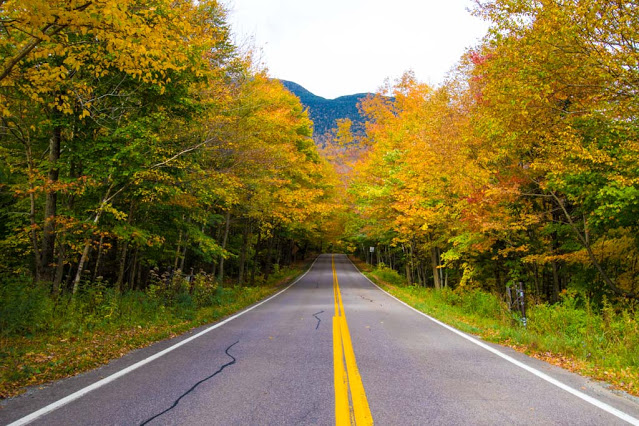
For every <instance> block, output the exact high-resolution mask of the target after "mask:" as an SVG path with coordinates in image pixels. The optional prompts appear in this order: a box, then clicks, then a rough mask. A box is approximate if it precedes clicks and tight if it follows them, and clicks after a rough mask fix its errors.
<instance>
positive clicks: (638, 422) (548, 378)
mask: <svg viewBox="0 0 639 426" xmlns="http://www.w3.org/2000/svg"><path fill="white" fill-rule="evenodd" d="M347 258H348V257H347ZM348 260H349V261H350V262H351V264H352V265H353V267H354V268H355V269H356V270H357V271H358V272H359V273H360V274H361V275H362V276H363V277H364V278H366V279H367V280H368V281H369V282H370V283H371V284H373V285H374V286H375V287H377V288H378V289H380V290H381V291H383V292H384V293H386V294H387V295H389V296H390V297H392V298H393V299H395V300H397V301H398V302H399V303H401V304H402V305H404V306H406V307H408V308H409V309H412V310H413V311H415V312H417V313H418V314H420V315H422V316H424V317H426V318H428V319H429V320H431V321H433V322H434V323H436V324H438V325H441V326H442V327H444V328H446V329H448V330H450V331H452V332H453V333H455V334H457V335H459V336H461V337H463V338H464V339H466V340H468V341H469V342H471V343H474V344H476V345H477V346H479V347H481V348H484V349H486V350H487V351H488V352H492V353H493V354H495V355H497V356H498V357H500V358H503V359H504V360H506V361H508V362H510V363H512V364H514V365H516V366H517V367H520V368H522V369H524V370H526V371H528V372H529V373H532V374H534V375H535V376H537V377H539V378H540V379H543V380H545V381H547V382H548V383H551V384H553V385H555V386H557V387H558V388H560V389H562V390H564V391H566V392H568V393H570V394H572V395H574V396H576V397H577V398H580V399H582V400H584V401H586V402H588V403H590V404H592V405H594V406H595V407H597V408H600V409H602V410H604V411H606V412H608V413H609V414H612V415H613V416H616V417H618V418H620V419H621V420H624V421H626V422H628V423H630V424H631V425H635V426H639V419H637V418H635V417H632V416H631V415H630V414H627V413H624V412H623V411H621V410H619V409H617V408H615V407H613V406H612V405H609V404H606V403H605V402H603V401H600V400H598V399H596V398H594V397H592V396H590V395H587V394H585V393H583V392H580V391H578V390H577V389H574V388H572V387H570V386H568V385H566V384H565V383H562V382H560V381H559V380H557V379H555V378H553V377H551V376H549V375H548V374H546V373H543V372H541V371H539V370H537V369H536V368H534V367H531V366H529V365H526V364H524V363H523V362H521V361H518V360H516V359H515V358H513V357H511V356H510V355H506V354H505V353H503V352H501V351H499V350H497V349H495V348H493V347H492V346H489V345H487V344H486V343H484V342H482V341H481V340H478V339H476V338H474V337H471V336H469V335H467V334H466V333H464V332H462V331H459V330H457V329H456V328H454V327H451V326H450V325H448V324H444V323H443V322H441V321H439V320H438V319H435V318H433V317H431V316H430V315H428V314H425V313H424V312H422V311H419V310H417V309H415V308H413V307H412V306H410V305H409V304H407V303H406V302H403V301H401V300H399V299H398V298H397V297H395V296H393V295H392V294H390V293H389V292H387V291H386V290H384V289H383V288H381V287H380V286H378V285H377V284H375V283H374V282H373V281H371V280H370V279H369V278H368V277H367V276H366V275H364V274H362V273H361V272H360V270H359V269H358V268H357V266H355V264H354V263H353V262H352V261H351V260H350V259H348Z"/></svg>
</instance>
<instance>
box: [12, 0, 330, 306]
mask: <svg viewBox="0 0 639 426" xmlns="http://www.w3.org/2000/svg"><path fill="white" fill-rule="evenodd" d="M225 13H226V12H225V10H224V9H223V8H222V7H221V6H220V4H219V3H218V2H217V1H215V0H205V1H198V2H193V1H190V0H184V1H167V0H154V1H146V0H117V1H115V0H99V1H94V0H72V1H67V0H65V1H48V0H5V1H0V19H1V23H2V28H1V30H0V52H1V53H2V59H1V69H0V112H1V114H2V116H1V121H0V154H1V155H0V253H1V254H0V273H1V274H3V275H6V276H11V275H14V274H20V275H27V276H30V277H32V278H33V281H35V282H45V283H48V284H49V285H50V290H51V292H52V294H53V295H55V296H57V295H59V294H61V293H71V294H75V293H77V292H78V291H80V290H82V288H83V286H91V285H92V284H91V283H92V282H94V281H95V280H97V279H99V280H102V282H108V283H110V285H111V286H114V287H115V288H117V289H118V290H120V291H124V290H127V289H135V288H137V289H144V288H146V287H147V286H148V283H149V280H150V277H151V276H152V274H153V273H155V274H162V273H165V272H166V271H170V272H171V273H175V272H178V271H182V273H183V274H187V275H192V274H193V273H197V272H198V271H200V270H203V271H204V272H206V273H208V274H209V275H213V276H217V277H218V281H224V280H225V279H231V280H233V281H234V282H240V283H246V282H251V283H255V282H259V281H260V280H261V279H263V278H264V277H265V276H268V275H269V274H270V272H271V271H272V269H273V267H274V266H273V265H286V264H290V263H291V262H292V261H294V260H295V259H296V258H302V257H304V256H305V255H306V254H307V252H309V251H310V250H311V249H312V248H313V247H315V246H319V245H321V240H320V237H319V236H320V234H321V231H322V227H323V226H325V223H326V222H327V220H328V217H329V215H330V213H331V211H332V210H333V209H334V202H333V201H332V187H333V184H334V179H335V178H334V177H333V172H332V169H331V168H330V167H329V166H328V165H327V163H326V161H325V160H323V159H322V158H321V157H320V156H319V155H318V153H317V151H316V149H315V146H314V144H313V142H312V139H311V132H312V123H311V121H310V120H309V118H308V116H307V113H306V112H305V111H304V110H303V108H302V106H301V104H300V102H299V100H298V99H297V98H296V97H295V96H293V95H292V94H291V93H290V92H288V91H287V90H285V89H284V88H283V87H282V85H281V84H279V83H278V82H276V81H274V80H271V79H269V78H268V77H267V75H266V73H265V71H262V70H258V69H256V67H255V66H254V64H253V63H252V61H251V58H250V55H249V54H247V53H243V52H240V51H238V49H237V48H236V47H235V46H234V45H233V43H232V42H231V39H230V35H229V33H230V30H229V27H228V25H227V24H226V16H225Z"/></svg>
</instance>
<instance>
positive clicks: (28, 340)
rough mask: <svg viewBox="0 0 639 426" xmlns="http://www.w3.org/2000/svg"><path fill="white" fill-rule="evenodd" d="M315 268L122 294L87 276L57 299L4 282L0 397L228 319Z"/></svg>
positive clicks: (201, 279)
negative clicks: (71, 293) (255, 279)
mask: <svg viewBox="0 0 639 426" xmlns="http://www.w3.org/2000/svg"><path fill="white" fill-rule="evenodd" d="M307 268H308V264H301V263H300V264H296V265H293V266H292V267H290V268H282V269H278V270H276V271H275V273H274V274H273V275H272V276H271V277H270V278H269V281H268V282H267V283H261V284H260V285H257V286H254V287H248V286H238V285H223V286H222V285H218V284H216V283H215V280H214V279H213V278H212V277H207V276H204V275H198V276H196V278H195V279H194V281H193V282H192V283H188V282H186V281H185V280H184V279H182V278H178V279H173V280H172V281H171V282H170V283H168V284H167V285H159V284H158V285H151V286H150V287H149V289H147V290H146V291H145V292H142V291H129V292H125V293H122V294H118V293H116V292H115V291H114V290H113V289H111V288H108V287H107V286H105V285H104V284H103V283H86V285H85V286H84V289H83V291H82V292H81V293H80V294H79V295H77V296H76V298H75V299H74V300H73V301H71V300H70V299H69V298H60V299H58V300H57V301H54V300H53V299H52V298H51V297H50V296H49V294H48V290H47V289H44V288H42V287H38V286H33V285H32V284H30V283H29V282H27V281H26V280H20V279H12V280H3V282H1V283H0V398H3V399H4V398H8V397H12V396H16V395H19V394H20V393H22V392H24V391H25V388H26V387H27V386H36V385H43V384H45V383H47V382H50V381H53V380H59V379H62V378H65V377H69V376H73V375H76V374H79V373H82V372H85V371H88V370H91V369H94V368H97V367H99V366H101V365H104V364H106V363H108V362H109V361H111V360H113V359H116V358H119V357H121V356H123V355H125V354H126V353H127V352H129V351H131V350H133V349H139V348H142V347H145V346H148V345H150V344H151V343H154V342H157V341H159V340H163V339H166V338H170V337H175V336H178V335H180V334H182V333H184V332H186V331H188V330H190V329H192V328H195V327H198V326H201V325H204V324H209V323H212V322H215V321H218V320H221V319H223V318H224V317H227V316H229V315H231V314H233V313H235V312H237V311H240V310H241V309H243V308H246V307H248V306H250V305H252V304H253V303H256V302H258V301H260V300H262V299H264V298H266V297H267V296H270V295H272V294H274V293H275V292H276V291H278V290H279V289H280V288H281V287H282V286H284V285H285V284H287V283H290V282H291V281H292V280H293V279H294V278H296V277H297V276H299V275H300V274H301V273H302V272H303V271H305V270H306V269H307Z"/></svg>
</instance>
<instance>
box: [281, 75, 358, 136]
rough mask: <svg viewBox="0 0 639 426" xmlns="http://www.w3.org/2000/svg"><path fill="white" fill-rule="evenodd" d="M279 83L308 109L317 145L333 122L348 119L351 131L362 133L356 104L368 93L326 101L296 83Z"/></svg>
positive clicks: (332, 126)
mask: <svg viewBox="0 0 639 426" xmlns="http://www.w3.org/2000/svg"><path fill="white" fill-rule="evenodd" d="M280 82H281V83H282V84H283V85H284V87H286V88H287V89H288V90H290V91H291V92H292V93H293V94H294V95H296V96H297V97H298V98H300V101H301V102H302V105H304V106H305V107H307V108H308V110H309V115H310V117H311V120H313V123H314V131H313V135H314V136H313V138H314V139H315V142H316V143H317V144H323V141H324V138H325V135H326V133H328V132H330V131H331V129H333V128H335V127H336V124H335V120H337V119H342V118H350V119H351V121H352V122H353V127H352V130H353V132H355V133H363V130H364V121H365V120H364V117H362V116H361V115H360V113H359V110H358V109H357V104H358V103H359V102H360V101H361V100H362V99H364V98H366V97H367V96H368V95H369V93H357V94H355V95H347V96H340V97H339V98H335V99H326V98H322V97H321V96H317V95H315V94H313V93H311V92H309V91H308V90H306V89H305V88H303V87H302V86H300V85H299V84H297V83H293V82H292V81H287V80H280Z"/></svg>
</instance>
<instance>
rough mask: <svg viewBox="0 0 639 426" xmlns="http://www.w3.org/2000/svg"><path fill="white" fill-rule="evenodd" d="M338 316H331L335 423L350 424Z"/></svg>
mask: <svg viewBox="0 0 639 426" xmlns="http://www.w3.org/2000/svg"><path fill="white" fill-rule="evenodd" d="M340 322H341V321H340V320H339V317H333V365H334V367H335V424H336V425H347V424H348V425H350V423H351V422H350V409H349V405H348V384H347V383H346V371H345V370H344V352H343V351H342V337H341V332H340Z"/></svg>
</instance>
